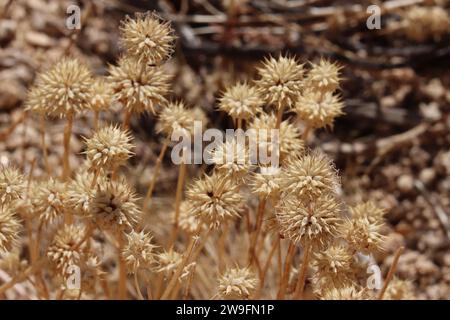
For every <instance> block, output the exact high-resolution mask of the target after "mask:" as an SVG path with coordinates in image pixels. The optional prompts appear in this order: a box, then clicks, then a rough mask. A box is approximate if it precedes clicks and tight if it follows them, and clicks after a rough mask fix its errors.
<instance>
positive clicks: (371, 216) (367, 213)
mask: <svg viewBox="0 0 450 320" xmlns="http://www.w3.org/2000/svg"><path fill="white" fill-rule="evenodd" d="M349 211H350V214H351V215H352V218H354V219H358V218H364V217H366V218H367V219H368V220H369V222H372V223H382V222H383V219H384V215H385V214H386V210H384V209H381V208H379V207H377V205H376V204H375V203H374V202H373V201H366V202H362V203H358V204H357V205H355V206H350V207H349Z"/></svg>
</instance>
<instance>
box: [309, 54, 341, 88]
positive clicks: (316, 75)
mask: <svg viewBox="0 0 450 320" xmlns="http://www.w3.org/2000/svg"><path fill="white" fill-rule="evenodd" d="M341 69H342V67H340V66H339V65H337V64H336V63H332V62H330V61H329V60H326V59H320V61H319V63H317V64H316V63H312V64H311V70H310V71H309V72H308V76H307V77H306V83H307V84H308V86H311V89H312V90H318V91H320V92H322V93H325V92H333V91H335V90H336V89H337V88H338V86H339V81H340V74H339V73H340V70H341Z"/></svg>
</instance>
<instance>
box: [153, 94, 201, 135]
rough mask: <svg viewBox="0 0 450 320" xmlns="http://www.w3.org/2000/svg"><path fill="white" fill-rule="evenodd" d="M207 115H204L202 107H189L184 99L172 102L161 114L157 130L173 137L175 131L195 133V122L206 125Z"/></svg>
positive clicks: (185, 133)
mask: <svg viewBox="0 0 450 320" xmlns="http://www.w3.org/2000/svg"><path fill="white" fill-rule="evenodd" d="M205 120H206V117H205V116H204V115H202V111H201V110H200V109H197V108H196V109H187V108H186V107H185V105H184V103H183V102H182V101H179V102H171V103H169V104H168V105H167V106H166V107H164V108H163V109H162V110H161V112H160V114H159V121H158V124H157V127H156V129H157V131H158V132H162V133H164V135H166V137H169V138H170V137H171V136H172V134H173V133H174V132H176V133H177V134H181V135H185V136H192V135H194V123H195V121H198V122H199V123H200V124H201V126H200V127H201V128H203V127H204V126H206V121H205Z"/></svg>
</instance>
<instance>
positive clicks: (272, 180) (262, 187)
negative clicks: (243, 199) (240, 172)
mask: <svg viewBox="0 0 450 320" xmlns="http://www.w3.org/2000/svg"><path fill="white" fill-rule="evenodd" d="M280 171H281V170H280V168H279V167H260V168H259V172H253V173H252V174H251V175H250V178H249V182H248V184H249V186H250V188H251V192H252V193H253V194H256V195H257V196H259V197H261V198H263V199H269V198H270V199H277V198H278V197H279V194H280Z"/></svg>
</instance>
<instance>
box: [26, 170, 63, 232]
mask: <svg viewBox="0 0 450 320" xmlns="http://www.w3.org/2000/svg"><path fill="white" fill-rule="evenodd" d="M35 190H36V192H35V195H34V197H33V198H32V201H33V206H34V208H35V210H36V213H37V214H38V215H39V220H40V221H41V223H43V224H46V225H48V224H52V223H53V222H54V221H55V220H56V219H59V218H62V217H63V216H64V210H65V206H64V200H65V197H66V189H65V185H64V184H63V183H61V182H59V181H58V180H55V179H53V178H49V179H48V180H47V181H42V182H40V183H38V184H37V185H36V189H35Z"/></svg>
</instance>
